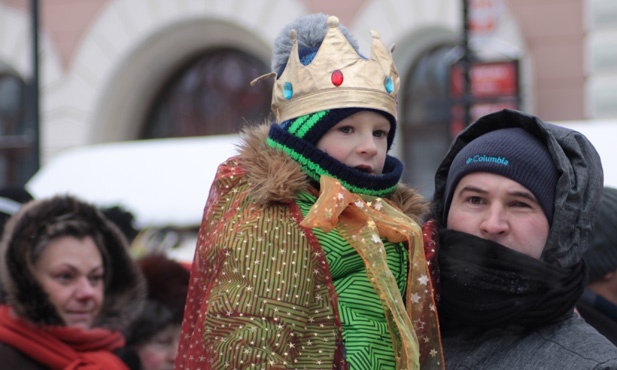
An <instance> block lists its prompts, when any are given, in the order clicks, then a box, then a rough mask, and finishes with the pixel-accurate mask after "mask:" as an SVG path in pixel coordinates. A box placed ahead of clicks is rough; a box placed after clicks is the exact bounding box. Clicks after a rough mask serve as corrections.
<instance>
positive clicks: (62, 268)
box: [34, 236, 105, 329]
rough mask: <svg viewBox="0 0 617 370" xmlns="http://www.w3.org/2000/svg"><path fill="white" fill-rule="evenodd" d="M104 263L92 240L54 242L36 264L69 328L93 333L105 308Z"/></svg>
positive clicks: (69, 239)
mask: <svg viewBox="0 0 617 370" xmlns="http://www.w3.org/2000/svg"><path fill="white" fill-rule="evenodd" d="M103 274H104V268H103V259H102V257H101V253H100V252H99V250H98V248H97V247H96V244H95V243H94V240H93V239H92V238H91V237H85V238H83V239H78V238H75V237H72V236H62V237H59V238H56V239H54V240H52V241H51V242H50V243H49V244H48V245H47V246H46V247H45V248H44V249H43V251H42V253H41V255H40V257H39V258H38V260H37V261H36V262H35V264H34V275H35V277H36V279H37V280H38V282H39V283H40V284H41V286H42V287H43V290H44V291H45V292H46V293H47V295H48V297H49V300H50V302H51V304H52V305H53V306H54V308H55V309H56V312H57V313H58V315H59V316H60V317H61V318H62V320H64V323H65V325H66V326H73V327H80V328H83V329H89V328H91V327H92V325H93V323H94V320H95V319H96V317H97V316H98V314H99V312H100V310H101V306H102V305H103V294H104V291H105V286H104V279H103Z"/></svg>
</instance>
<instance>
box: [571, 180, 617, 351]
mask: <svg viewBox="0 0 617 370" xmlns="http://www.w3.org/2000/svg"><path fill="white" fill-rule="evenodd" d="M616 211H617V188H612V187H605V188H604V194H603V195H602V204H600V208H599V210H598V214H597V216H596V222H595V225H594V228H593V236H592V238H591V248H590V249H589V250H588V251H587V252H586V253H585V255H584V256H583V259H584V260H585V262H586V263H587V266H588V267H589V279H588V282H587V288H586V289H585V292H583V296H582V297H581V299H580V301H579V302H578V304H577V305H576V308H577V309H578V312H579V313H580V314H581V316H583V318H584V319H585V321H587V322H588V323H589V324H590V325H591V326H593V327H594V328H596V329H597V330H598V331H599V332H600V333H601V334H602V335H604V336H605V337H606V338H608V339H609V340H610V341H611V342H613V344H617V214H616Z"/></svg>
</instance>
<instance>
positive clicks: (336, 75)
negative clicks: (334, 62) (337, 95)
mask: <svg viewBox="0 0 617 370" xmlns="http://www.w3.org/2000/svg"><path fill="white" fill-rule="evenodd" d="M331 79H332V84H334V86H341V84H342V83H343V72H341V70H340V69H337V70H336V71H334V72H332V78H331Z"/></svg>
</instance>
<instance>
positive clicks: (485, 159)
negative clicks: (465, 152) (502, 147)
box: [465, 155, 509, 166]
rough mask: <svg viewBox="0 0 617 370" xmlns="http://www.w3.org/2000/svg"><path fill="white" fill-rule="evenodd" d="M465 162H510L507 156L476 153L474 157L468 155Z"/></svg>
mask: <svg viewBox="0 0 617 370" xmlns="http://www.w3.org/2000/svg"><path fill="white" fill-rule="evenodd" d="M465 162H466V164H470V163H472V162H488V163H495V164H502V165H504V166H507V165H508V163H509V162H508V160H507V159H506V158H503V157H490V156H487V155H474V156H473V157H468V158H467V160H466V161H465Z"/></svg>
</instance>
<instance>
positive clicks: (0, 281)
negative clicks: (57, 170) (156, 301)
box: [0, 196, 145, 369]
mask: <svg viewBox="0 0 617 370" xmlns="http://www.w3.org/2000/svg"><path fill="white" fill-rule="evenodd" d="M72 219H74V220H83V221H86V223H88V224H90V225H94V227H95V228H96V230H97V231H98V232H99V233H100V234H101V236H102V239H103V244H104V251H102V255H103V263H104V265H105V271H106V272H108V273H109V275H108V276H107V277H106V280H105V292H104V303H103V307H102V309H101V313H100V315H99V318H98V320H97V322H96V323H95V324H94V325H93V326H94V327H100V328H106V329H110V330H113V331H121V330H122V329H123V328H124V327H126V326H127V325H128V324H129V323H130V322H132V321H133V320H134V319H135V317H136V316H137V315H138V314H139V312H140V310H141V307H142V305H143V300H144V297H145V285H144V281H143V276H142V274H141V272H140V271H139V269H138V268H137V266H136V265H135V264H134V262H133V261H132V259H131V256H130V255H129V253H128V249H127V248H128V245H127V242H126V240H125V238H124V236H122V234H121V232H120V231H119V230H118V229H117V228H116V227H115V226H114V225H113V224H112V223H111V222H109V221H108V220H106V219H105V218H104V216H103V215H102V214H101V213H100V212H99V211H98V210H97V209H96V207H94V206H92V205H90V204H87V203H84V202H81V201H79V200H77V199H75V198H72V197H68V196H66V197H65V196H58V197H54V198H51V199H44V200H36V201H32V202H30V203H28V204H26V205H25V206H23V207H22V209H21V210H20V211H19V212H18V213H17V214H16V215H15V216H13V218H11V219H10V220H9V222H8V223H7V225H6V229H5V232H4V235H3V239H2V242H1V244H0V286H1V288H2V289H3V290H4V291H5V293H6V304H8V305H9V306H10V307H11V308H12V309H13V310H14V312H16V313H17V315H19V316H20V317H22V318H25V319H27V320H28V321H30V322H32V323H34V324H36V325H40V326H50V325H51V326H54V325H59V326H63V325H64V322H63V321H62V319H61V318H60V316H59V315H58V314H57V312H56V310H55V309H54V307H53V305H52V304H51V302H49V300H48V298H47V295H46V293H45V292H44V291H43V288H42V287H41V286H40V284H39V283H38V282H37V280H36V279H35V277H34V276H33V274H32V273H31V272H30V269H29V267H28V263H29V262H28V259H29V258H28V256H29V254H30V253H31V251H32V249H33V247H34V245H35V244H36V242H37V241H38V240H40V239H39V237H40V236H41V235H43V234H45V233H46V232H47V229H46V226H47V225H48V224H49V223H50V222H57V223H59V222H67V221H69V220H72ZM58 220H60V221H58ZM0 358H1V359H2V360H1V361H2V366H4V365H7V364H9V363H10V364H12V365H13V366H8V365H7V366H8V367H7V368H10V369H30V368H32V369H39V368H46V367H44V366H43V367H41V366H42V365H40V364H37V363H35V362H33V361H32V360H31V359H30V358H28V357H26V356H24V355H23V354H22V353H20V352H18V351H16V350H15V349H13V348H12V347H11V343H0Z"/></svg>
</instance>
